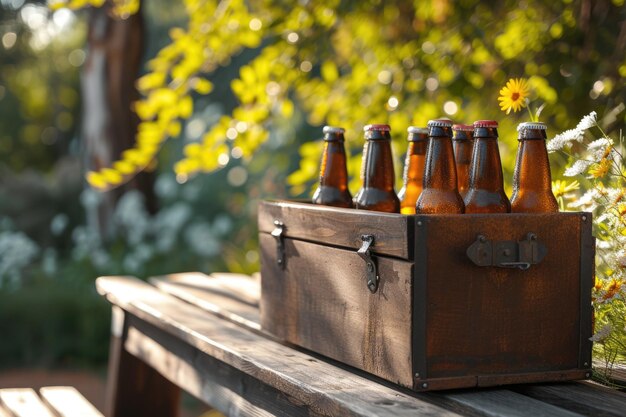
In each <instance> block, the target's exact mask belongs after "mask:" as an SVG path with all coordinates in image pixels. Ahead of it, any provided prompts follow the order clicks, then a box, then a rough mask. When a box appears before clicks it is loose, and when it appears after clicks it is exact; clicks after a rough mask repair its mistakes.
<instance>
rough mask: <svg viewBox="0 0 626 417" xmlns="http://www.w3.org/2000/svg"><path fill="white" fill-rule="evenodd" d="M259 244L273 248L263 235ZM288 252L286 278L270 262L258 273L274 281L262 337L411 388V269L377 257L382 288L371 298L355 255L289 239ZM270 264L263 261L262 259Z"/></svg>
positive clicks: (266, 292)
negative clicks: (266, 335) (275, 338)
mask: <svg viewBox="0 0 626 417" xmlns="http://www.w3.org/2000/svg"><path fill="white" fill-rule="evenodd" d="M260 239H261V245H260V246H261V250H262V251H265V250H266V248H268V247H270V248H273V238H272V237H271V236H269V235H266V234H263V235H261V238H260ZM285 245H286V248H285V249H286V253H287V254H289V259H288V262H287V264H286V270H282V269H281V268H280V267H279V266H278V265H277V264H276V263H274V262H266V263H264V264H263V266H262V274H263V276H267V275H271V276H275V277H276V279H275V280H264V281H263V288H262V291H263V298H262V299H261V301H262V304H261V320H262V323H263V327H264V329H266V330H268V331H269V332H270V333H272V334H275V335H276V336H278V337H279V338H282V339H283V340H288V341H289V342H291V343H294V344H296V345H298V346H302V347H305V348H307V349H311V350H314V351H316V352H318V353H321V354H322V355H325V356H328V357H331V358H333V359H336V360H339V361H340V362H343V363H346V364H348V365H352V366H355V367H357V368H359V369H363V370H367V371H368V372H371V373H373V374H375V375H378V376H381V377H383V378H385V379H387V380H390V381H392V382H395V383H398V384H400V385H403V386H405V387H411V386H412V384H413V377H412V374H411V341H410V338H411V321H410V317H411V305H410V302H411V296H410V292H411V268H412V266H413V264H412V263H410V262H406V261H401V260H397V259H390V258H384V257H378V258H377V265H378V271H379V273H380V275H381V276H383V277H385V280H384V281H381V283H380V286H379V288H378V291H377V292H376V293H375V294H372V293H371V292H370V290H369V289H368V287H367V285H366V278H365V272H366V269H365V262H364V261H363V260H362V259H361V258H360V257H359V256H357V255H356V253H355V252H353V251H348V250H343V249H338V248H331V247H328V246H321V245H316V244H312V243H308V242H302V241H298V240H292V239H288V240H287V241H286V243H285ZM271 250H272V249H270V251H271ZM299 254H300V255H299ZM304 254H306V256H305V255H304ZM268 256H269V254H267V253H263V258H264V259H268ZM329 277H332V280H330V279H329ZM276 318H278V319H279V320H275V319H276Z"/></svg>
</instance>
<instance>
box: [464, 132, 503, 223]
mask: <svg viewBox="0 0 626 417" xmlns="http://www.w3.org/2000/svg"><path fill="white" fill-rule="evenodd" d="M497 128H498V122H496V121H495V120H479V121H477V122H474V148H473V151H472V164H471V166H470V176H469V187H468V190H467V194H465V212H466V213H510V212H511V203H510V202H509V199H508V197H507V196H506V194H505V193H504V182H503V179H502V163H501V161H500V152H499V151H498V129H497Z"/></svg>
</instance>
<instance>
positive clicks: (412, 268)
mask: <svg viewBox="0 0 626 417" xmlns="http://www.w3.org/2000/svg"><path fill="white" fill-rule="evenodd" d="M363 236H373V243H372V244H371V246H370V248H369V251H367V252H369V254H370V255H371V256H370V258H369V259H371V263H372V264H373V265H372V266H373V268H372V267H371V266H370V267H369V268H370V269H376V270H377V271H375V272H377V276H378V278H379V279H378V282H377V283H378V286H377V288H374V287H375V285H370V286H371V287H372V288H370V287H368V279H369V280H370V284H373V282H371V281H372V276H373V275H372V273H371V271H369V272H368V258H367V254H365V253H362V254H359V253H358V251H359V249H361V248H363V249H361V252H365V250H364V249H365V248H364V247H363V244H364V240H363V239H364V238H363ZM259 239H260V251H261V276H262V293H261V325H262V327H263V328H264V329H265V330H267V331H269V332H270V333H272V334H274V335H275V336H277V337H278V338H280V339H282V340H285V341H287V342H290V343H293V344H296V345H299V346H302V347H304V348H306V349H310V350H312V351H314V352H317V353H320V354H322V355H325V356H328V357H330V358H332V359H336V360H338V361H341V362H343V363H346V364H348V365H351V366H354V367H356V368H359V369H362V370H364V371H366V372H369V373H371V374H374V375H376V376H379V377H381V378H384V379H385V380H388V381H391V382H394V383H396V384H399V385H401V386H404V387H408V388H411V389H413V390H436V389H449V388H461V387H473V386H493V385H501V384H513V383H524V382H540V381H561V380H572V379H583V378H586V377H589V373H590V369H591V342H590V341H589V338H590V337H591V326H592V325H591V316H592V310H591V287H592V282H593V271H594V238H593V236H592V232H591V215H590V214H589V213H549V214H548V213H546V214H493V215H484V214H465V215H413V216H407V215H401V214H387V213H380V212H370V211H360V210H353V209H340V208H333V207H327V206H318V205H313V204H307V203H296V202H289V201H275V202H262V203H261V204H260V206H259ZM366 240H367V238H366ZM472 259H473V260H472ZM491 263H496V264H498V265H496V266H494V265H490V266H489V265H487V264H491ZM523 268H526V269H523ZM374 277H376V275H374ZM374 284H375V283H374ZM372 290H375V292H373V291H372Z"/></svg>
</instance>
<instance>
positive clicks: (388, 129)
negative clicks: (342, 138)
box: [363, 124, 391, 132]
mask: <svg viewBox="0 0 626 417" xmlns="http://www.w3.org/2000/svg"><path fill="white" fill-rule="evenodd" d="M363 130H364V131H365V132H371V131H379V132H391V127H389V125H382V124H371V125H366V126H365V127H364V128H363Z"/></svg>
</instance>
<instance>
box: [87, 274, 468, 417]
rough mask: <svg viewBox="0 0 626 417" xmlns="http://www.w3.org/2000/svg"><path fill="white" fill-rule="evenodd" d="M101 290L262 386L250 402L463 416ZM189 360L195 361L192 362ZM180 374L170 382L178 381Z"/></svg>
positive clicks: (132, 286) (107, 286)
mask: <svg viewBox="0 0 626 417" xmlns="http://www.w3.org/2000/svg"><path fill="white" fill-rule="evenodd" d="M97 288H98V291H99V292H100V293H101V294H103V295H105V296H106V297H107V299H108V300H109V301H111V302H112V303H114V304H116V305H119V306H120V307H122V308H124V309H125V310H126V311H128V312H129V313H131V314H132V315H134V316H136V317H137V318H139V319H141V320H143V321H145V322H146V323H148V324H149V325H151V326H152V327H154V328H156V329H158V334H163V335H164V334H169V335H171V336H173V337H174V340H177V341H179V343H181V344H183V345H190V346H192V347H193V348H195V349H196V350H194V351H192V352H191V354H192V357H193V355H197V356H198V357H205V358H204V359H203V360H209V358H213V359H214V360H216V361H219V362H221V363H223V364H224V365H228V366H229V367H231V368H233V369H236V370H238V371H240V372H242V373H243V374H245V375H248V376H249V377H250V378H253V379H254V380H257V381H258V382H259V384H258V386H256V388H254V387H250V386H248V385H246V384H245V383H242V384H238V385H237V386H236V390H237V394H238V395H240V396H242V397H244V398H248V397H247V392H246V390H248V389H258V390H263V389H266V387H267V389H270V388H271V389H274V390H277V391H279V392H281V393H283V395H285V396H286V397H287V398H289V399H290V401H292V402H294V403H297V404H301V405H302V406H303V407H304V408H305V409H306V410H308V411H310V412H311V413H312V414H313V415H328V416H331V415H333V416H337V415H341V416H389V415H394V416H398V417H403V416H407V417H408V416H415V415H425V416H434V415H439V416H450V415H457V414H455V413H451V412H448V411H446V410H444V409H442V408H440V407H438V406H433V405H432V404H429V403H428V402H426V401H423V400H422V399H420V398H416V397H412V396H410V395H407V394H405V393H402V392H399V391H396V390H394V389H391V388H388V387H386V386H384V385H380V384H377V383H375V382H372V381H370V380H368V379H365V378H363V377H360V376H357V375H355V374H354V373H352V372H349V371H346V370H343V369H340V368H337V367H334V366H332V365H330V364H328V363H325V362H322V361H320V360H318V359H316V358H313V357H311V356H310V355H307V354H305V353H302V352H299V351H296V350H294V349H291V348H289V347H286V346H283V345H281V344H278V343H276V342H274V341H271V340H269V339H267V338H264V337H262V336H260V335H258V334H255V333H253V332H251V331H249V330H246V329H245V328H242V327H240V326H237V325H234V324H232V323H229V322H226V321H224V320H222V319H220V318H218V317H215V316H213V315H211V314H208V313H206V312H204V311H202V310H200V309H198V308H196V307H193V306H191V305H189V304H186V303H183V302H182V301H180V300H177V299H176V298H174V297H171V296H169V295H167V294H163V293H161V292H159V291H158V290H157V289H155V288H154V287H151V286H149V285H148V284H146V283H143V282H141V281H139V280H135V279H129V278H124V277H102V278H98V280H97ZM138 352H139V350H138ZM181 357H182V356H181ZM184 359H185V360H186V361H189V360H190V358H189V354H187V355H185V357H184ZM173 368H174V369H173V370H172V372H171V374H169V373H168V375H167V378H168V379H170V380H175V381H178V380H179V377H178V376H177V373H176V367H173ZM168 369H169V368H168ZM166 371H167V370H162V372H166ZM200 371H201V369H199V370H198V372H200ZM168 372H169V371H168ZM225 372H227V371H225ZM205 377H208V375H206V373H202V374H198V375H197V378H199V379H200V380H202V379H203V378H205ZM203 398H204V397H203ZM389 404H391V405H389ZM254 405H255V406H259V407H260V406H266V407H269V405H267V404H254Z"/></svg>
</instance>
